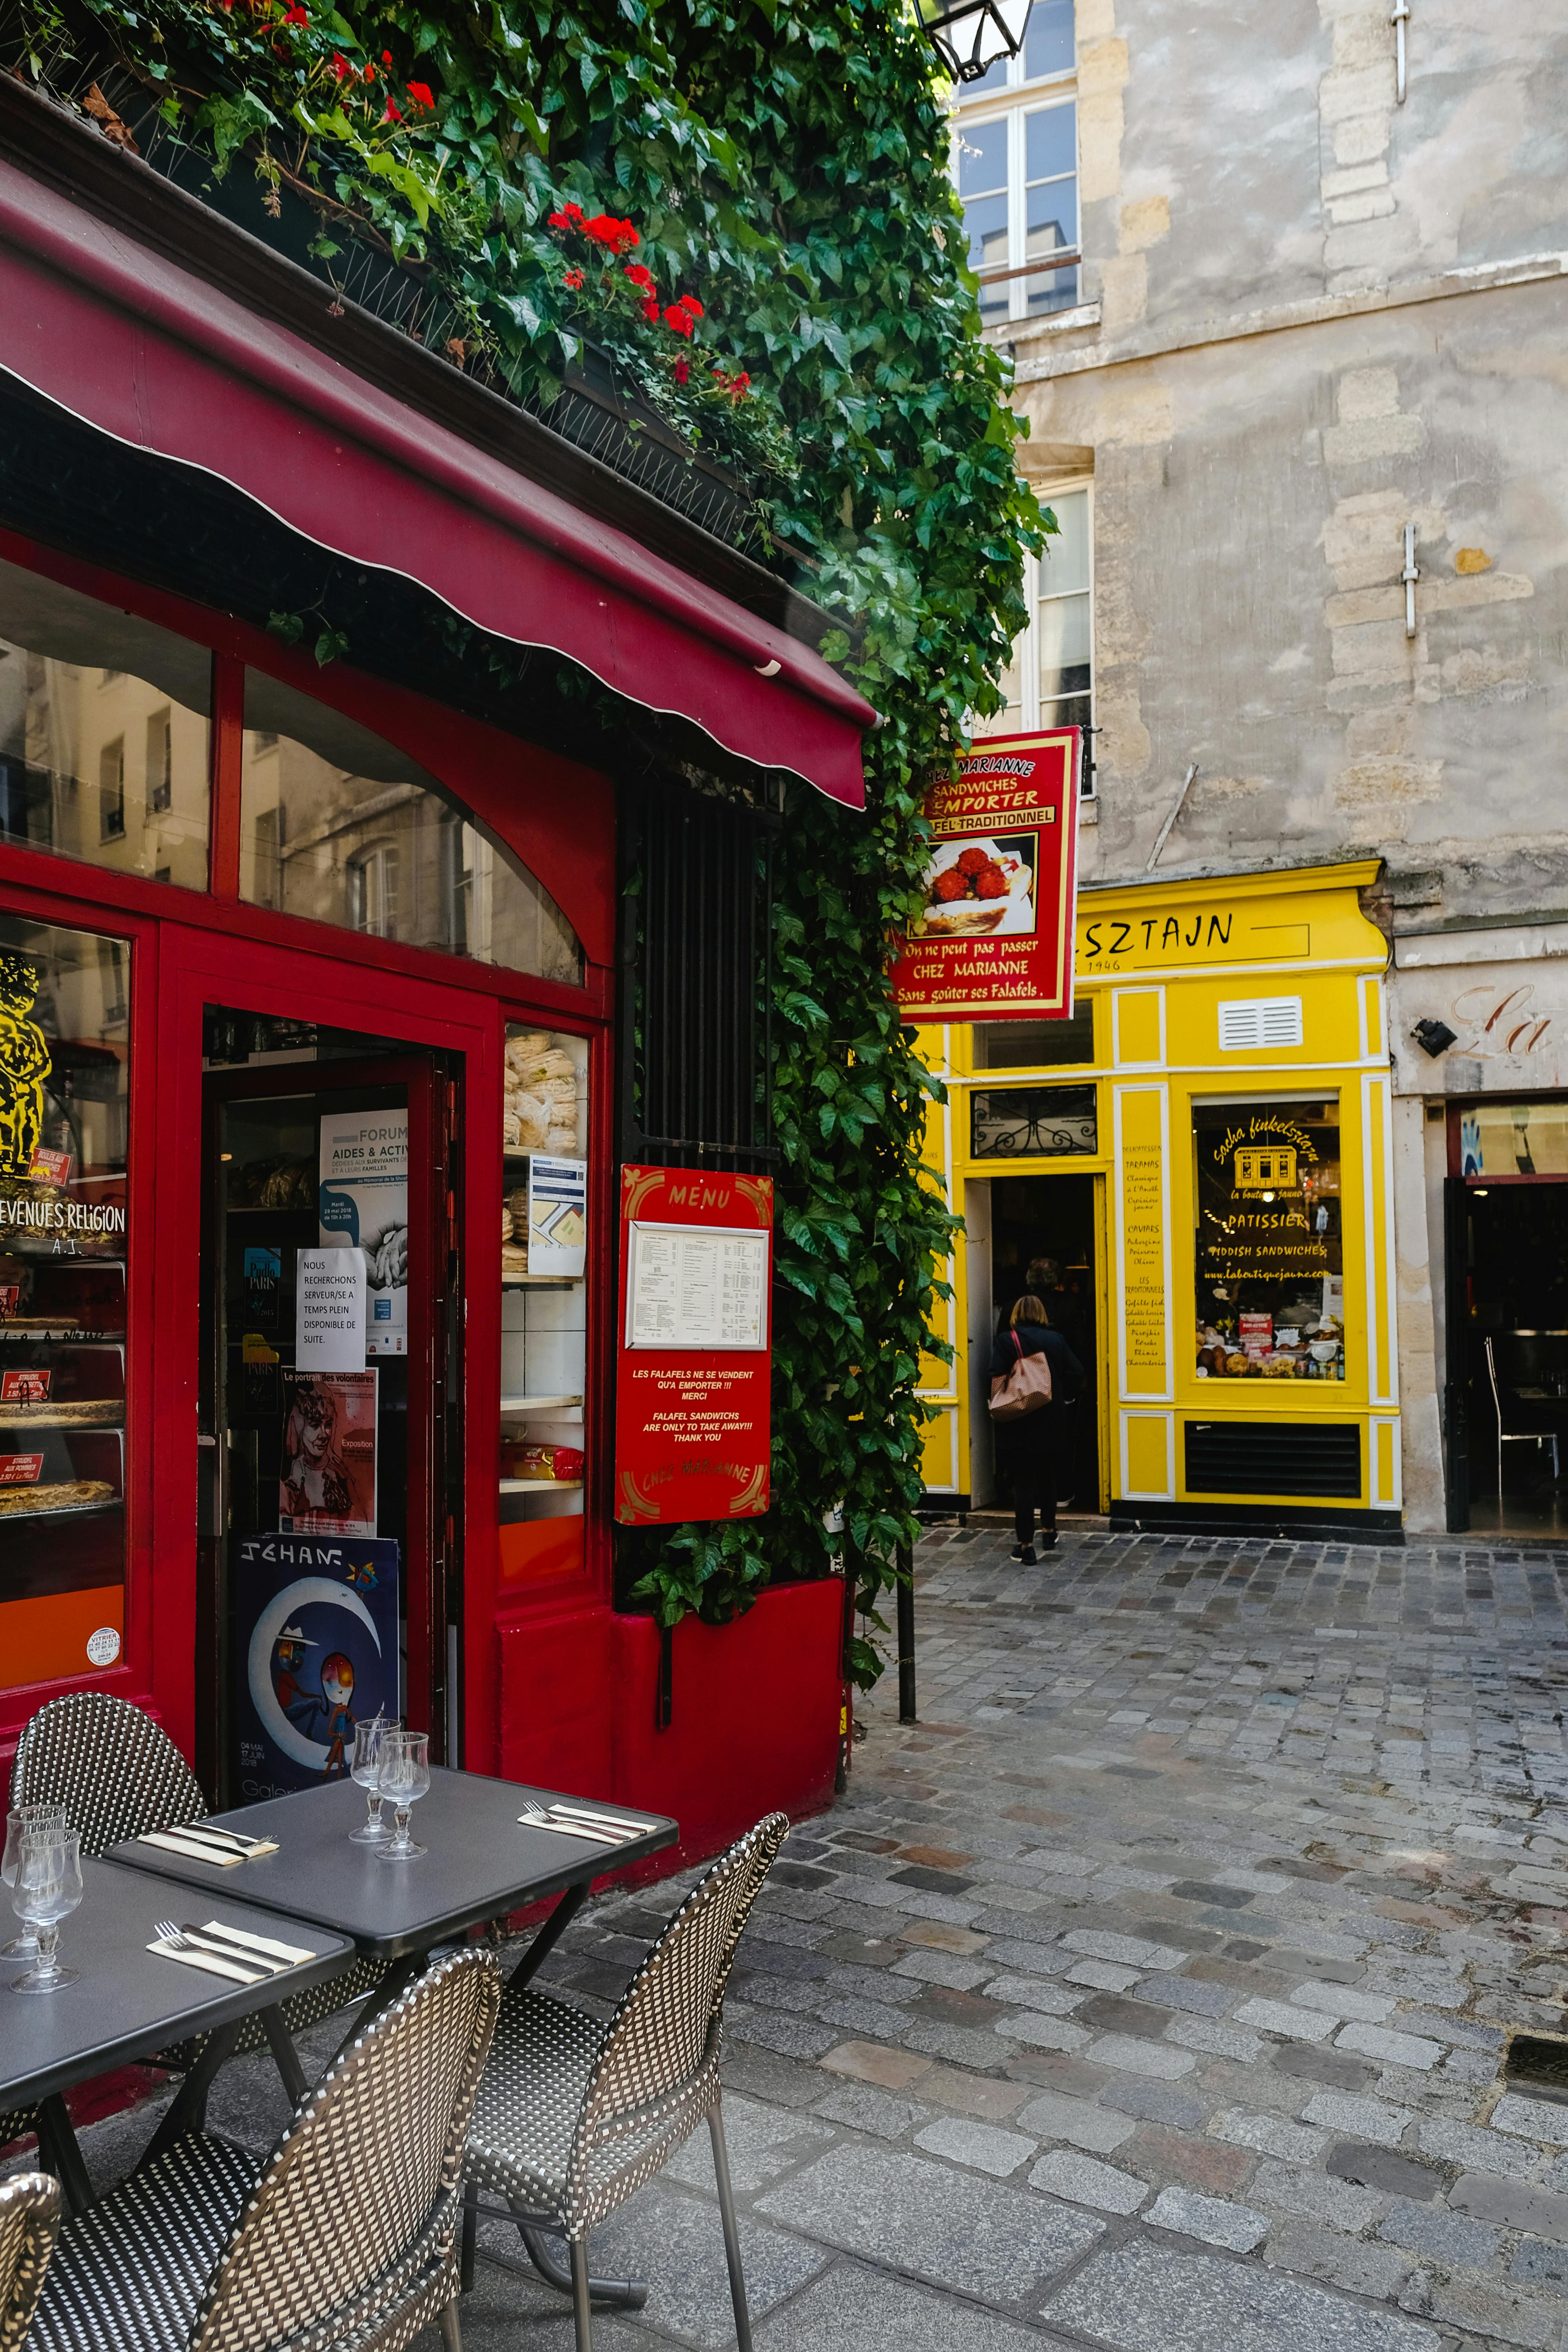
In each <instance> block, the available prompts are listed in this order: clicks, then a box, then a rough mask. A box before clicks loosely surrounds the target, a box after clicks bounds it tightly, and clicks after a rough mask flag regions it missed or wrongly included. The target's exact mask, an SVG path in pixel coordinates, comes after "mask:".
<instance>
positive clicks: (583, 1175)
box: [528, 1151, 588, 1280]
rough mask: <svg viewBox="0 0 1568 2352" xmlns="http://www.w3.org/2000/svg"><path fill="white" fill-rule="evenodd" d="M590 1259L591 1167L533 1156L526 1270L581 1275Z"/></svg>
mask: <svg viewBox="0 0 1568 2352" xmlns="http://www.w3.org/2000/svg"><path fill="white" fill-rule="evenodd" d="M587 1256H588V1163H587V1161H586V1160H547V1159H546V1158H545V1156H544V1154H543V1153H542V1151H535V1152H531V1154H530V1155H529V1161H528V1270H529V1272H530V1274H553V1275H564V1276H568V1277H570V1278H571V1279H573V1280H575V1279H576V1277H577V1276H579V1275H581V1274H582V1272H583V1270H584V1266H585V1265H586V1263H587Z"/></svg>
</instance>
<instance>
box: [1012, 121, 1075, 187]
mask: <svg viewBox="0 0 1568 2352" xmlns="http://www.w3.org/2000/svg"><path fill="white" fill-rule="evenodd" d="M1077 126H1078V109H1077V107H1076V106H1038V107H1035V108H1034V109H1032V110H1031V111H1030V112H1029V113H1027V114H1026V115H1025V117H1024V176H1025V178H1026V180H1055V179H1060V178H1061V177H1062V175H1063V174H1064V173H1072V172H1076V171H1077V169H1078V128H1077Z"/></svg>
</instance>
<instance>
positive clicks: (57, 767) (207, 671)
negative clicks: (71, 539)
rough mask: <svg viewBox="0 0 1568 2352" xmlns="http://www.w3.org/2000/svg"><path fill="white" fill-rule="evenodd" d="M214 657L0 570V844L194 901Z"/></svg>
mask: <svg viewBox="0 0 1568 2352" xmlns="http://www.w3.org/2000/svg"><path fill="white" fill-rule="evenodd" d="M211 680H212V656H211V654H210V653H209V652H208V651H207V648H206V647H205V646H197V645H193V644H191V643H190V641H189V640H188V639H187V638H184V637H176V636H174V635H171V633H170V632H169V631H168V630H167V629H160V628H158V627H156V626H154V625H153V623H152V622H151V621H139V620H137V619H136V618H135V617H134V616H133V615H132V614H130V613H120V612H116V611H115V609H114V607H113V606H112V605H110V604H98V603H97V602H96V601H95V600H94V599H93V598H92V597H90V596H81V595H79V594H78V593H77V592H76V591H75V589H73V588H61V587H58V586H57V585H56V584H55V583H54V582H53V581H52V580H45V579H43V578H41V577H40V576H39V574H38V573H37V572H24V571H22V570H21V569H20V568H19V567H18V566H17V565H16V564H14V563H0V842H5V843H9V844H12V845H16V846H20V845H24V844H25V845H26V846H27V847H28V848H31V849H49V850H53V851H54V852H55V853H56V855H57V856H61V857H81V858H85V859H87V860H88V861H89V863H90V864H92V865H94V866H109V867H110V868H111V869H112V870H113V871H114V872H115V873H117V874H144V875H147V876H149V877H151V878H152V879H153V880H154V881H159V882H178V883H181V884H183V885H184V887H186V888H187V889H191V890H205V887H206V882H207V710H208V704H209V699H210V688H211Z"/></svg>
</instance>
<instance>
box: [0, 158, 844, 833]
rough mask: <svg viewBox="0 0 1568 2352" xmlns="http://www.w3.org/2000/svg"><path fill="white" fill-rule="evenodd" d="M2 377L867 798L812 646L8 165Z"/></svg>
mask: <svg viewBox="0 0 1568 2352" xmlns="http://www.w3.org/2000/svg"><path fill="white" fill-rule="evenodd" d="M0 369H4V370H5V371H6V372H7V373H10V374H12V375H14V376H16V377H18V378H20V380H21V381H22V382H23V383H27V384H30V385H31V386H32V387H33V389H34V390H35V391H37V392H38V393H41V394H43V395H44V396H45V397H46V398H47V399H48V400H51V401H54V402H55V403H57V404H58V406H60V407H61V408H64V409H68V411H69V412H70V413H71V414H72V415H75V416H78V417H80V418H82V419H83V420H84V421H85V422H86V423H88V424H89V425H95V426H96V427H97V428H98V429H99V430H100V432H103V433H108V434H111V435H112V436H114V437H115V438H116V439H117V440H120V441H123V442H125V443H127V444H129V445H130V446H132V447H133V448H137V449H142V450H146V451H149V452H151V453H152V454H153V455H156V456H159V457H168V458H172V459H174V460H175V461H177V462H178V463H180V464H183V465H187V466H195V467H201V468H202V470H203V471H204V472H205V473H208V474H213V475H216V476H217V477H219V478H221V479H222V480H224V481H226V482H228V483H231V484H232V485H233V487H234V488H236V489H238V490H241V491H243V492H244V493H245V495H246V496H247V498H251V499H255V500H256V502H257V503H258V505H259V506H262V507H265V508H266V509H268V512H269V513H271V514H274V515H276V516H277V517H278V518H279V520H280V521H282V522H285V523H287V524H288V525H289V528H290V529H291V530H297V531H300V532H301V533H303V534H304V535H305V536H306V537H307V538H309V539H310V540H312V541H315V542H316V544H317V545H318V546H321V547H325V548H330V549H331V550H332V551H334V552H335V553H337V554H340V555H342V556H345V557H347V558H349V559H350V560H351V561H353V562H356V563H362V564H365V565H367V566H374V567H375V568H378V569H380V570H384V571H389V572H399V573H401V574H403V576H404V577H405V578H407V579H410V580H415V581H417V582H418V583H420V584H421V585H422V586H423V587H425V588H427V589H428V590H429V591H430V592H431V593H432V594H433V595H436V596H438V597H439V598H440V599H441V601H442V602H443V603H444V604H448V605H450V607H451V608H452V610H453V611H454V612H456V613H458V614H461V615H462V616H463V618H464V619H465V620H468V621H470V622H472V623H473V624H474V625H475V626H476V627H479V628H481V629H485V630H488V631H489V632H491V633H493V634H494V635H496V636H499V637H510V638H511V639H513V640H514V641H515V642H516V643H518V644H520V645H528V646H548V647H549V648H550V649H551V650H552V651H553V652H555V653H559V654H563V655H565V656H567V657H568V658H569V659H570V660H572V661H574V662H578V663H580V664H581V665H582V667H584V669H586V670H591V671H592V672H593V674H594V676H595V677H598V678H601V679H602V680H603V681H604V683H605V685H606V686H608V687H612V688H614V689H615V690H616V693H617V694H624V695H625V696H626V697H627V698H628V699H629V700H631V701H633V702H638V703H641V704H643V705H644V706H645V707H646V708H647V709H652V710H660V711H668V712H672V713H675V714H678V715H679V716H680V717H683V718H686V719H692V720H694V721H695V722H696V724H697V725H698V726H699V727H700V728H701V729H703V730H704V731H705V732H706V733H707V734H709V735H710V736H711V737H712V738H713V740H715V741H716V742H718V743H721V744H722V745H723V746H724V748H725V749H726V750H727V751H733V752H735V753H737V754H738V755H739V756H740V757H741V758H742V759H745V760H751V761H755V762H756V763H757V764H758V765H759V766H762V767H768V768H784V769H788V770H789V771H790V772H792V773H793V774H795V775H798V776H802V777H804V778H805V781H806V782H808V783H812V784H815V785H816V788H817V790H818V791H819V792H823V793H827V795H828V796H829V798H830V799H833V800H836V801H841V802H843V803H845V805H846V806H847V807H850V808H863V807H864V806H865V804H866V786H865V780H864V776H863V774H862V772H861V764H860V738H861V735H862V733H863V732H864V730H866V729H867V728H868V727H870V726H873V725H874V724H875V723H876V713H875V711H874V710H873V709H872V708H871V706H870V704H869V703H868V702H867V701H865V700H864V699H863V698H862V697H861V696H859V695H858V694H857V693H856V692H855V690H854V688H852V687H850V686H848V685H847V684H846V682H845V681H844V679H843V678H842V677H839V675H838V673H837V670H835V669H833V668H832V667H830V666H829V665H828V664H827V663H826V662H825V661H824V660H823V659H822V657H821V656H820V655H819V654H817V653H816V652H815V651H814V650H813V649H812V648H810V647H809V646H803V645H801V644H800V643H799V642H798V641H797V640H796V639H795V638H793V637H790V636H786V635H784V632H783V631H782V630H780V629H776V628H773V627H772V626H770V625H769V624H768V623H767V622H765V621H762V620H758V619H756V618H755V617H753V615H752V614H750V613H748V612H745V611H744V610H742V607H741V606H740V605H738V604H731V602H730V601H729V599H728V598H727V597H724V596H721V595H718V594H716V593H714V592H713V591H712V590H711V589H710V588H707V587H704V585H703V584H702V583H701V582H700V581H698V580H695V579H693V578H692V577H691V576H690V575H689V573H687V572H682V571H680V570H679V568H678V567H677V566H676V565H674V564H672V563H669V562H665V561H664V560H663V559H662V558H661V557H659V556H658V555H655V554H654V553H652V552H651V551H649V550H648V549H647V548H644V547H641V546H639V545H638V544H637V541H635V540H632V539H629V538H627V537H626V534H625V533H624V532H621V531H618V530H613V529H612V528H610V527H609V526H608V525H607V524H605V523H602V522H598V521H595V519H594V518H593V517H592V516H591V515H588V514H584V512H583V511H582V510H581V509H579V508H577V507H574V506H572V505H569V504H568V502H567V501H566V500H565V499H562V498H558V497H556V496H555V495H554V494H553V493H552V492H551V491H549V490H547V489H544V488H541V487H539V486H538V485H537V484H535V483H532V482H530V481H528V480H526V479H524V478H522V477H521V476H520V475H518V474H516V473H514V472H513V471H511V470H510V468H509V467H506V466H505V465H503V464H502V463H500V460H499V459H496V458H493V457H487V456H486V455H485V454H484V453H483V452H482V451H480V450H478V449H475V448H473V447H471V446H469V445H468V443H467V442H466V441H464V440H462V439H460V438H459V437H458V435H456V434H455V433H452V432H449V431H447V429H446V428H445V427H443V426H441V425H436V424H432V423H431V422H429V421H428V420H427V419H426V418H425V417H422V416H418V415H414V414H413V413H411V412H410V411H409V410H407V409H405V408H404V407H402V406H401V405H400V404H399V403H398V402H397V401H395V399H393V398H392V397H391V396H390V395H389V394H386V393H384V392H382V391H380V390H379V389H377V388H376V387H375V386H374V385H371V384H368V383H365V382H363V379H362V378H360V377H359V376H357V375H355V374H354V373H353V372H352V371H351V370H349V369H348V368H345V367H343V366H342V365H341V364H340V363H339V362H336V361H335V360H332V359H331V358H330V357H329V356H327V355H326V354H325V353H324V352H319V351H317V350H316V349H314V347H313V346H312V345H310V343H308V342H305V341H302V340H300V338H299V337H298V336H295V335H291V334H289V332H288V331H287V330H286V329H284V328H282V327H279V326H275V325H273V324H272V323H270V322H269V321H268V320H264V319H260V318H258V317H257V316H256V315H255V314H254V313H253V312H251V311H248V310H246V309H245V308H244V307H243V305H242V304H240V303H239V302H237V301H236V300H234V299H232V298H231V297H229V296H227V295H226V294H224V293H222V292H221V291H220V290H219V289H216V287H213V286H210V285H208V284H206V283H205V281H204V280H202V279H200V278H196V277H195V276H193V275H191V274H189V273H187V272H186V271H184V270H183V269H181V268H178V267H177V265H175V264H174V263H173V262H170V261H167V260H165V259H163V257H161V256H159V255H158V254H156V253H154V252H153V251H151V250H150V249H149V248H147V247H144V246H142V245H140V244H138V243H137V242H136V241H135V240H134V239H133V238H132V237H131V236H127V235H126V234H125V233H124V232H123V231H121V230H120V229H117V228H115V227H113V226H110V225H109V224H107V223H105V222H104V221H102V220H100V219H98V218H97V217H96V216H95V215H92V214H90V213H89V212H87V211H85V210H83V209H82V208H80V207H79V206H78V205H73V204H72V203H70V202H69V200H68V198H66V197H65V196H62V195H60V194H58V193H56V192H55V191H54V190H52V189H50V188H48V187H46V186H44V185H42V184H40V183H39V182H38V181H37V180H34V179H31V178H29V177H28V176H27V175H26V173H22V172H20V171H18V170H17V169H16V166H15V165H13V164H10V163H5V162H0Z"/></svg>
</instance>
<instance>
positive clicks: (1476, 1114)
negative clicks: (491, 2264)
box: [1459, 1101, 1568, 1182]
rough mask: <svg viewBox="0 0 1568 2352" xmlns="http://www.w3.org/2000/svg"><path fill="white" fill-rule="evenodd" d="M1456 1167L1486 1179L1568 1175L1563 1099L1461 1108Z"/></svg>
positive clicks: (1566, 1109)
mask: <svg viewBox="0 0 1568 2352" xmlns="http://www.w3.org/2000/svg"><path fill="white" fill-rule="evenodd" d="M1459 1172H1460V1174H1461V1175H1464V1176H1472V1177H1483V1176H1484V1177H1485V1178H1486V1179H1487V1181H1489V1182H1501V1181H1505V1180H1506V1179H1507V1178H1509V1177H1513V1176H1568V1104H1563V1102H1561V1101H1552V1102H1486V1103H1477V1104H1475V1105H1474V1107H1473V1108H1470V1109H1468V1110H1466V1111H1463V1112H1461V1114H1460V1117H1459Z"/></svg>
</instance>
